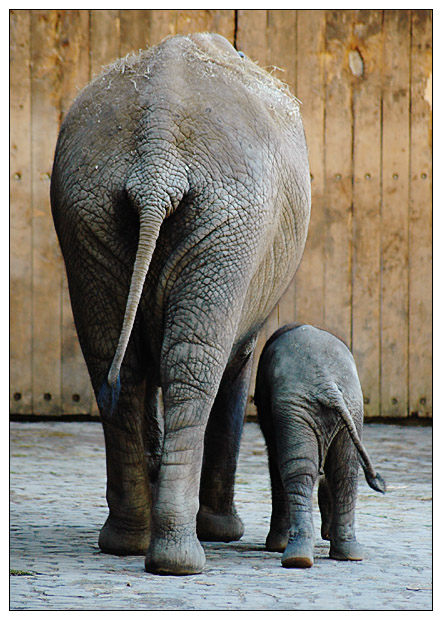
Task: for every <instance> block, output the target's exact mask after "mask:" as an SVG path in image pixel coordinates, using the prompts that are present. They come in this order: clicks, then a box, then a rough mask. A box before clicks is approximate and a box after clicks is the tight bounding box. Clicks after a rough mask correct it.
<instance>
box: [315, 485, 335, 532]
mask: <svg viewBox="0 0 442 620" xmlns="http://www.w3.org/2000/svg"><path fill="white" fill-rule="evenodd" d="M318 504H319V510H320V513H321V538H322V540H330V528H331V525H332V520H333V501H332V496H331V493H330V488H329V486H328V482H327V478H326V477H325V476H321V477H320V479H319V485H318Z"/></svg>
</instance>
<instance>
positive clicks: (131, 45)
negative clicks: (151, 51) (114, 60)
mask: <svg viewBox="0 0 442 620" xmlns="http://www.w3.org/2000/svg"><path fill="white" fill-rule="evenodd" d="M150 29H151V11H149V10H146V9H125V10H121V11H120V55H121V56H126V54H128V53H129V52H138V51H139V50H142V49H145V48H146V47H148V45H149V39H150Z"/></svg>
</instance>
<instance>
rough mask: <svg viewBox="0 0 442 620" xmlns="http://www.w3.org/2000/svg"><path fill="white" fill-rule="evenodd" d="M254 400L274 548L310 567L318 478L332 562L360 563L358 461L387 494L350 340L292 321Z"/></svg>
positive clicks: (271, 347)
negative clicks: (371, 447) (369, 442)
mask: <svg viewBox="0 0 442 620" xmlns="http://www.w3.org/2000/svg"><path fill="white" fill-rule="evenodd" d="M255 403H256V406H257V409H258V419H259V423H260V426H261V429H262V431H263V434H264V437H265V440H266V444H267V449H268V457H269V469H270V477H271V484H272V517H271V522H270V531H269V534H268V536H267V540H266V548H267V549H268V550H269V551H283V552H284V553H283V556H282V564H283V566H285V567H287V568H290V567H297V568H309V567H310V566H312V565H313V550H314V544H315V537H314V529H313V520H312V493H313V487H314V484H315V482H316V480H317V478H318V475H319V474H324V475H321V477H320V479H319V488H318V502H319V507H320V511H321V518H322V526H321V536H322V538H323V539H324V540H329V541H330V557H331V558H333V559H335V560H362V558H363V549H362V546H361V545H360V544H359V543H358V542H357V540H356V535H355V508H356V496H357V480H358V459H359V461H360V463H361V465H362V468H363V470H364V473H365V477H366V480H367V482H368V484H369V485H370V486H371V487H372V488H373V489H375V490H376V491H379V492H380V493H384V492H385V483H384V481H383V480H382V478H381V477H380V476H379V475H378V474H377V473H376V472H375V471H374V469H373V465H372V464H371V462H370V458H369V456H368V454H367V452H366V450H365V448H364V447H363V445H362V443H361V441H360V437H361V435H362V426H363V416H364V405H363V398H362V391H361V386H360V383H359V378H358V373H357V370H356V365H355V362H354V359H353V356H352V354H351V353H350V351H349V349H348V348H347V347H346V345H345V344H344V343H343V342H342V341H341V340H339V339H338V338H336V337H335V336H333V335H332V334H330V333H328V332H326V331H324V330H322V329H317V328H315V327H312V326H310V325H298V324H295V323H294V324H291V325H286V326H285V327H282V328H281V329H279V330H278V331H276V332H275V333H274V334H273V336H271V337H270V338H269V340H268V341H267V343H266V345H265V347H264V349H263V351H262V354H261V358H260V360H259V365H258V372H257V379H256V393H255Z"/></svg>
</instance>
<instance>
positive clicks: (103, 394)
mask: <svg viewBox="0 0 442 620" xmlns="http://www.w3.org/2000/svg"><path fill="white" fill-rule="evenodd" d="M120 391H121V383H120V375H118V377H117V380H116V382H115V385H110V384H109V383H108V380H107V378H106V379H105V381H104V383H103V385H102V386H101V389H100V391H99V393H98V398H97V401H98V406H99V407H100V409H101V411H102V412H103V413H105V414H107V415H109V416H111V415H112V414H113V412H114V411H115V409H116V406H117V403H118V398H119V396H120Z"/></svg>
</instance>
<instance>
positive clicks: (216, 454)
mask: <svg viewBox="0 0 442 620" xmlns="http://www.w3.org/2000/svg"><path fill="white" fill-rule="evenodd" d="M255 342H256V338H253V339H252V340H251V341H249V342H248V343H247V344H246V345H245V346H244V347H242V350H241V351H240V352H239V353H238V355H237V356H236V359H234V360H233V362H232V363H231V364H230V366H229V367H228V368H227V370H226V371H225V373H224V375H223V378H222V381H221V385H220V387H219V390H218V394H217V396H216V399H215V402H214V404H213V407H212V410H211V413H210V417H209V421H208V424H207V428H206V433H205V440H204V459H203V467H202V474H201V487H200V507H199V511H198V516H197V534H198V538H199V539H200V540H206V541H208V540H211V541H220V542H230V541H233V540H239V539H240V538H241V536H242V535H243V533H244V525H243V523H242V521H241V519H240V518H239V516H238V514H237V512H236V508H235V505H234V484H235V473H236V466H237V461H238V455H239V448H240V441H241V435H242V430H243V423H244V415H245V409H246V405H247V397H248V393H249V386H250V377H251V372H252V366H253V350H254V348H255Z"/></svg>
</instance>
